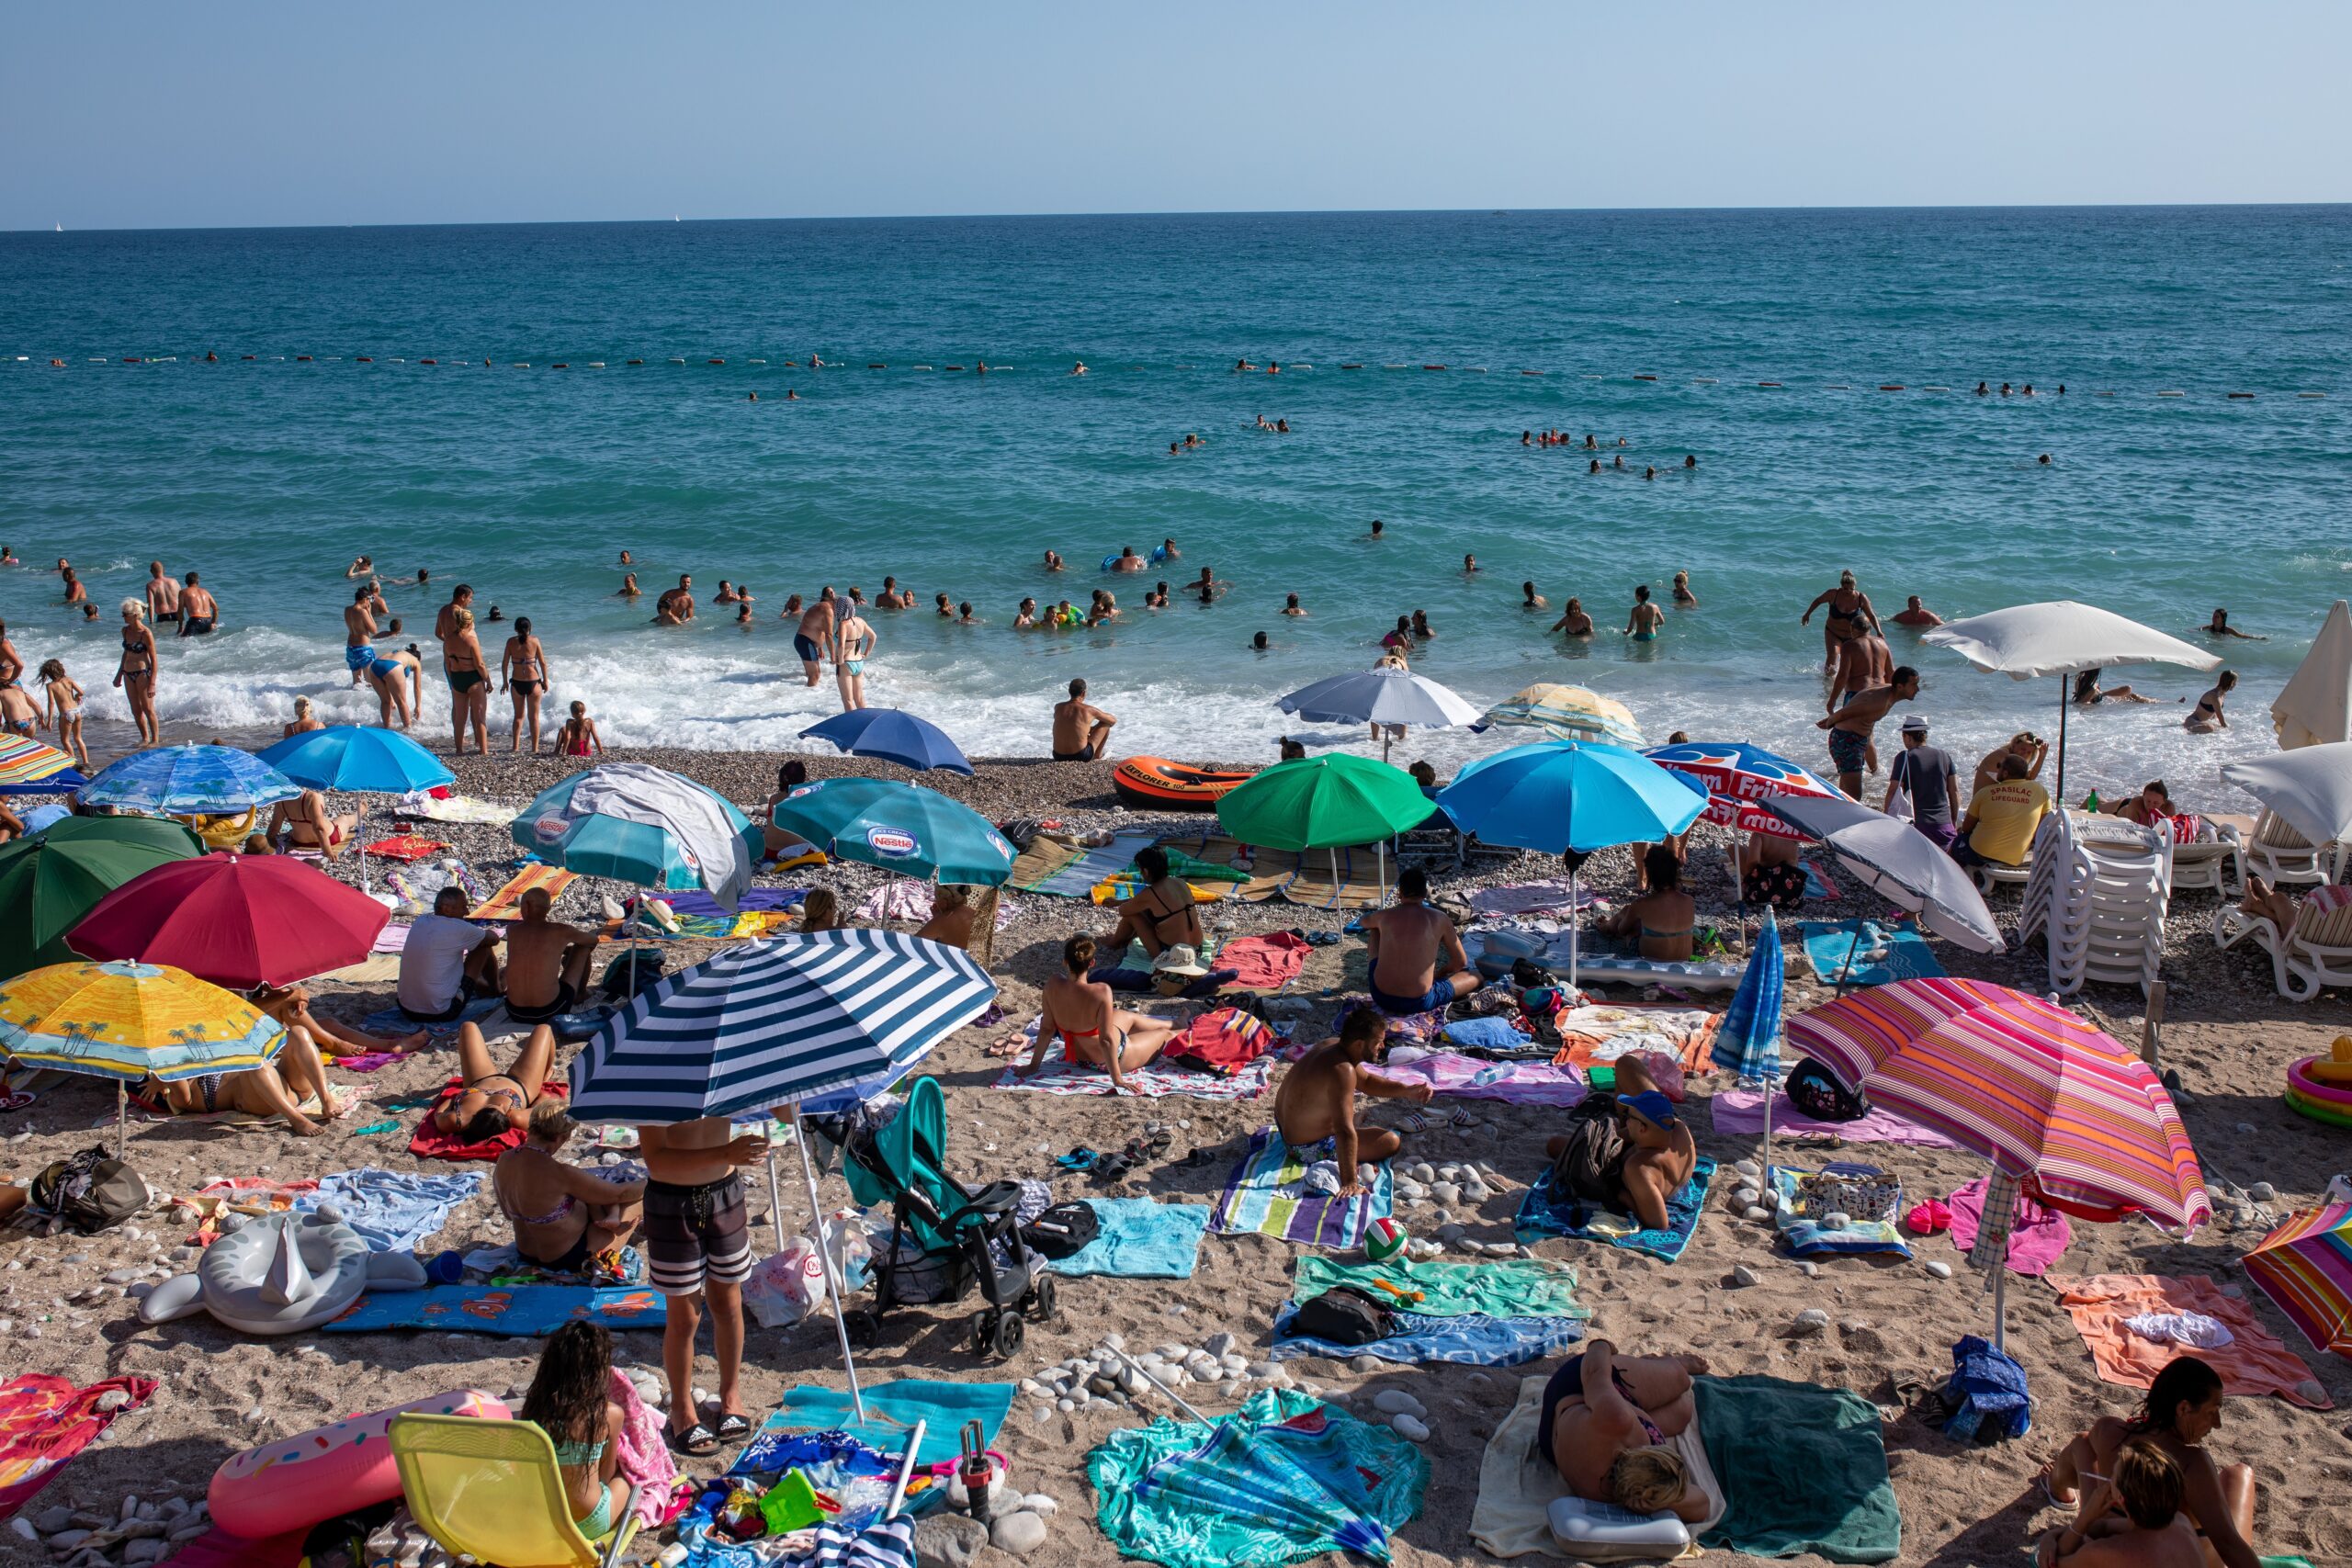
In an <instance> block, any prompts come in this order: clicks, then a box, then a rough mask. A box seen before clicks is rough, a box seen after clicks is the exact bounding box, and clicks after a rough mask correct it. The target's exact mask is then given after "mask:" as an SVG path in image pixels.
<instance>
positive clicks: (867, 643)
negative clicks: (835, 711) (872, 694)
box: [833, 604, 874, 713]
mask: <svg viewBox="0 0 2352 1568" xmlns="http://www.w3.org/2000/svg"><path fill="white" fill-rule="evenodd" d="M873 651H874V626H873V625H872V623H870V622H868V621H867V620H866V618H865V616H864V615H859V614H858V613H857V607H856V605H855V604H852V605H851V606H850V611H849V614H848V615H843V616H842V618H841V621H840V622H839V624H838V625H836V626H834V628H833V680H834V682H835V683H836V684H838V685H839V686H840V687H841V689H842V712H843V713H854V712H855V711H856V710H857V709H859V708H862V707H864V706H865V660H866V659H867V657H868V656H869V655H871V654H872V653H873Z"/></svg>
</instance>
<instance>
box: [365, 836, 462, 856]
mask: <svg viewBox="0 0 2352 1568" xmlns="http://www.w3.org/2000/svg"><path fill="white" fill-rule="evenodd" d="M448 847H449V846H448V844H447V842H446V841H444V840H440V839H428V838H426V837H425V836H424V834H422V833H401V834H397V835H395V836H394V837H392V838H389V839H379V840H376V841H375V842H374V843H372V844H369V845H368V846H366V847H365V848H363V849H362V850H361V851H360V853H361V854H363V855H373V856H374V857H375V858H376V859H378V860H391V861H412V860H423V859H424V857H425V856H427V855H437V854H439V853H440V852H442V851H443V850H446V849H447V848H448Z"/></svg>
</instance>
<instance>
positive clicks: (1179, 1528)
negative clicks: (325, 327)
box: [1086, 1389, 1430, 1568]
mask: <svg viewBox="0 0 2352 1568" xmlns="http://www.w3.org/2000/svg"><path fill="white" fill-rule="evenodd" d="M1086 1478H1087V1481H1088V1482H1089V1483H1091V1485H1092V1486H1093V1488H1094V1495H1095V1497H1096V1498H1097V1499H1098V1502H1097V1506H1096V1519H1097V1522H1098V1523H1100V1524H1101V1526H1102V1527H1103V1534H1104V1535H1107V1536H1109V1537H1110V1538H1111V1542H1112V1544H1113V1545H1114V1546H1115V1547H1117V1548H1118V1551H1119V1554H1120V1555H1121V1556H1124V1557H1140V1558H1145V1559H1148V1560H1149V1561H1151V1562H1159V1563H1162V1564H1164V1565H1165V1568H1261V1565H1265V1568H1271V1565H1272V1564H1276V1563H1283V1562H1296V1561H1299V1560H1300V1559H1303V1558H1307V1557H1315V1556H1319V1555H1320V1554H1322V1553H1324V1552H1327V1551H1354V1552H1357V1553H1359V1554H1361V1555H1363V1556H1366V1557H1369V1558H1371V1559H1373V1560H1374V1561H1375V1562H1386V1561H1387V1560H1388V1557H1389V1550H1388V1537H1389V1536H1390V1534H1392V1533H1393V1532H1394V1531H1396V1530H1397V1529H1401V1528H1402V1527H1403V1526H1404V1524H1405V1523H1406V1521H1408V1520H1409V1519H1411V1518H1413V1517H1415V1516H1417V1515H1418V1514H1419V1512H1420V1511H1421V1497H1422V1495H1423V1493H1424V1492H1425V1491H1426V1490H1427V1488H1428V1486H1429V1479H1430V1461H1429V1456H1428V1455H1427V1454H1425V1453H1423V1452H1422V1451H1421V1450H1419V1448H1418V1447H1416V1446H1415V1445H1413V1444H1411V1443H1408V1442H1407V1441H1406V1440H1405V1439H1404V1438H1402V1437H1400V1436H1398V1435H1397V1433H1396V1432H1394V1431H1391V1430H1390V1429H1389V1428H1388V1427H1385V1426H1374V1425H1373V1424H1372V1423H1370V1422H1368V1421H1364V1420H1361V1419H1359V1418H1358V1417H1356V1416H1351V1415H1350V1414H1348V1412H1347V1411H1345V1410H1343V1409H1341V1408H1340V1407H1339V1406H1337V1405H1330V1404H1323V1403H1321V1402H1320V1401H1319V1400H1317V1399H1315V1398H1314V1397H1313V1396H1311V1395H1309V1394H1305V1393H1299V1392H1297V1391H1296V1390H1295V1389H1264V1390H1261V1392H1259V1393H1253V1394H1251V1395H1250V1397H1249V1398H1248V1399H1246V1400H1244V1401H1243V1402H1242V1403H1241V1405H1240V1407H1239V1408H1238V1409H1237V1410H1236V1411H1235V1412H1234V1413H1233V1414H1232V1415H1231V1416H1227V1417H1226V1418H1225V1419H1224V1420H1222V1421H1218V1422H1216V1423H1214V1424H1211V1425H1206V1426H1204V1425H1202V1424H1200V1423H1197V1422H1185V1423H1180V1422H1175V1421H1155V1422H1153V1423H1152V1424H1151V1425H1150V1426H1148V1427H1129V1428H1126V1429H1125V1430H1121V1431H1115V1432H1113V1433H1112V1434H1111V1436H1110V1437H1109V1438H1106V1439H1104V1441H1103V1444H1102V1445H1101V1446H1100V1447H1098V1448H1096V1449H1095V1450H1093V1451H1091V1453H1089V1454H1088V1455H1087V1456H1086Z"/></svg>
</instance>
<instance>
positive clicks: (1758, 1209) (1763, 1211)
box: [1740, 1203, 1772, 1221]
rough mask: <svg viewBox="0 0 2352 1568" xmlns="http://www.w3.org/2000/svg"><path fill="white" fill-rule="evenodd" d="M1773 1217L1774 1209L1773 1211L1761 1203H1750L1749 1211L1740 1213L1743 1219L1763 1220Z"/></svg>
mask: <svg viewBox="0 0 2352 1568" xmlns="http://www.w3.org/2000/svg"><path fill="white" fill-rule="evenodd" d="M1771 1217H1772V1211H1771V1210H1770V1209H1767V1208H1766V1207H1764V1206H1763V1205H1762V1204H1761V1203H1751V1204H1749V1205H1748V1206H1747V1212H1746V1213H1743V1214H1741V1215H1740V1218H1741V1219H1743V1220H1758V1221H1761V1220H1769V1219H1770V1218H1771Z"/></svg>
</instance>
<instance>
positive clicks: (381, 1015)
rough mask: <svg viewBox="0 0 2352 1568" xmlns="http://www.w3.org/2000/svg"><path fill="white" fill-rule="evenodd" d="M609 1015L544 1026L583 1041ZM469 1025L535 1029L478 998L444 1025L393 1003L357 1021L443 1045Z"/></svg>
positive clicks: (489, 1035)
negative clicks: (426, 1037)
mask: <svg viewBox="0 0 2352 1568" xmlns="http://www.w3.org/2000/svg"><path fill="white" fill-rule="evenodd" d="M752 918H753V919H761V918H763V917H757V916H755V917H752ZM612 1014H613V1010H612V1009H611V1008H607V1007H603V1006H598V1007H592V1008H589V1009H586V1010H583V1011H581V1012H560V1013H558V1014H556V1015H555V1016H554V1017H553V1018H551V1019H548V1021H547V1023H548V1028H549V1029H552V1030H554V1031H555V1037H556V1038H557V1039H558V1040H585V1039H587V1038H588V1036H590V1035H591V1034H594V1033H595V1032H596V1031H597V1030H599V1029H601V1028H603V1027H604V1025H605V1020H606V1019H607V1018H610V1017H611V1016H612ZM469 1023H470V1024H473V1025H475V1026H476V1027H477V1028H479V1029H480V1030H481V1032H482V1037H483V1038H484V1039H486V1040H492V1041H497V1040H504V1039H507V1038H509V1037H510V1036H514V1035H518V1034H527V1033H529V1032H531V1031H532V1030H533V1029H535V1028H537V1025H536V1024H529V1023H524V1022H522V1021H519V1020H517V1019H515V1018H514V1017H512V1016H510V1015H509V1014H508V1013H507V1011H506V998H504V997H478V998H475V999H474V1000H472V1001H469V1002H468V1003H467V1004H466V1007H465V1010H464V1011H462V1012H460V1013H459V1014H458V1016H457V1017H455V1018H453V1019H451V1020H449V1021H447V1022H446V1023H419V1022H417V1021H416V1020H414V1019H413V1018H411V1017H409V1015H408V1014H406V1013H404V1012H402V1011H401V1010H400V1005H399V1004H398V1003H394V1004H393V1005H392V1006H390V1007H388V1008H379V1009H377V1010H375V1011H374V1012H371V1013H369V1014H368V1016H367V1017H366V1018H363V1019H361V1020H360V1021H359V1027H360V1028H361V1029H362V1030H365V1031H366V1032H368V1033H369V1034H389V1035H392V1036H394V1037H398V1036H400V1035H402V1034H408V1033H412V1032H414V1031H416V1030H419V1029H422V1030H423V1031H424V1032H425V1033H427V1034H429V1035H431V1036H432V1037H433V1038H434V1039H435V1041H437V1042H440V1043H447V1042H448V1040H449V1039H451V1038H452V1037H453V1036H455V1035H456V1033H457V1032H458V1028H459V1026H461V1025H463V1024H469Z"/></svg>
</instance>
